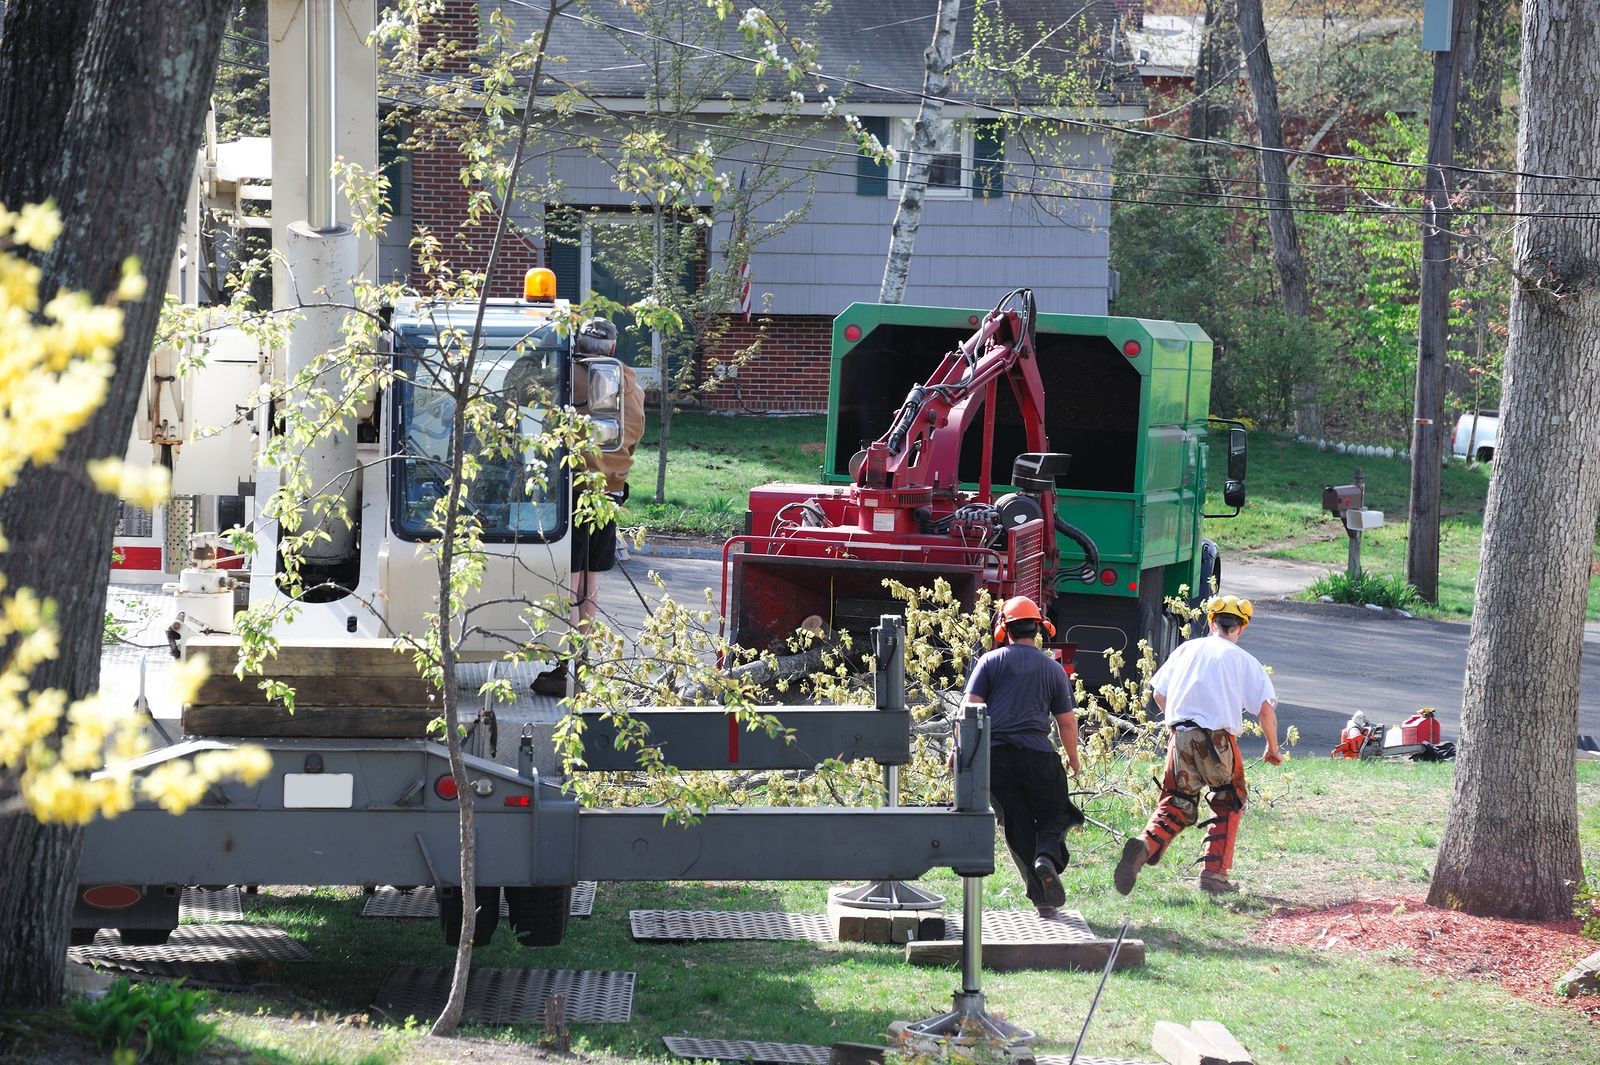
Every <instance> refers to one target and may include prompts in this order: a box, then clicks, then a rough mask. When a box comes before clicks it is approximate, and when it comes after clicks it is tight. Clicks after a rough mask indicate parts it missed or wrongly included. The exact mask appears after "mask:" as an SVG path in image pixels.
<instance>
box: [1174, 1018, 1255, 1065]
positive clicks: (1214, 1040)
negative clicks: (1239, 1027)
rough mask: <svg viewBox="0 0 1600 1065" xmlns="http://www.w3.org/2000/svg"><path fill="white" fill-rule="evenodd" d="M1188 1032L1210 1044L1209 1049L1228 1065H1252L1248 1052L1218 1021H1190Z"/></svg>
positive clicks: (1252, 1060) (1252, 1061) (1252, 1059)
mask: <svg viewBox="0 0 1600 1065" xmlns="http://www.w3.org/2000/svg"><path fill="white" fill-rule="evenodd" d="M1189 1031H1191V1032H1193V1033H1194V1034H1195V1035H1197V1036H1199V1037H1200V1038H1201V1039H1204V1040H1205V1041H1206V1042H1208V1043H1210V1044H1211V1049H1212V1050H1213V1051H1214V1052H1215V1053H1216V1054H1217V1055H1218V1056H1220V1057H1223V1058H1226V1059H1227V1060H1228V1062H1229V1065H1254V1061H1255V1059H1254V1058H1252V1057H1251V1056H1250V1051H1249V1050H1247V1049H1245V1045H1244V1044H1243V1043H1241V1042H1239V1040H1237V1039H1235V1038H1234V1036H1233V1033H1232V1032H1230V1031H1228V1029H1227V1028H1226V1027H1224V1026H1223V1025H1222V1023H1221V1022H1220V1021H1191V1022H1190V1024H1189Z"/></svg>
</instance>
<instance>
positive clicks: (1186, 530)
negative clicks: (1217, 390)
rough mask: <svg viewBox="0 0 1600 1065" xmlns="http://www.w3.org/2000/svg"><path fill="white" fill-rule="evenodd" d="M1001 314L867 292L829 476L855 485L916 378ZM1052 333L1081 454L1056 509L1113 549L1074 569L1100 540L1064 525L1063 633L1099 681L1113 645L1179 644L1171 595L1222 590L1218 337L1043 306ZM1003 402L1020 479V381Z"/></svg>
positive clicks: (1132, 656) (838, 343) (1048, 373)
mask: <svg viewBox="0 0 1600 1065" xmlns="http://www.w3.org/2000/svg"><path fill="white" fill-rule="evenodd" d="M985 313H986V312H985V311H981V310H973V309H955V308H943V307H911V306H896V305H889V304H876V303H857V304H852V305H851V306H850V307H849V308H848V309H847V310H846V311H845V312H844V313H843V314H841V315H840V316H839V317H838V318H837V319H836V320H835V321H834V327H833V349H832V364H831V367H830V374H829V386H828V387H829V406H828V435H827V448H826V452H825V456H824V459H825V460H824V463H823V467H822V480H823V482H824V483H826V484H848V483H850V480H851V478H850V474H849V472H848V471H849V462H850V457H851V456H852V455H854V454H855V453H856V452H857V451H858V450H860V449H861V448H862V447H864V446H865V445H866V443H867V442H870V441H872V440H875V439H877V438H878V437H879V436H880V435H882V433H883V432H884V431H885V430H886V429H887V428H888V426H889V425H890V422H891V421H892V419H893V417H894V414H895V411H896V410H897V409H898V408H899V406H900V404H901V403H902V402H903V401H904V400H905V397H906V394H907V393H908V392H909V391H910V390H911V388H912V387H913V386H915V385H916V384H918V383H920V382H922V381H925V380H926V379H927V378H928V376H929V375H930V374H931V373H932V372H933V370H934V369H935V367H936V366H937V365H938V363H939V361H940V359H941V358H942V357H943V356H944V355H945V354H946V353H947V352H949V351H951V350H953V349H954V348H955V347H956V346H957V345H958V344H960V343H961V342H962V341H964V340H966V339H967V338H968V337H969V336H971V335H972V333H973V331H974V330H975V329H976V328H977V325H978V323H979V322H980V321H981V320H982V317H983V315H984V314H985ZM857 329H859V330H860V332H859V334H857V333H856V330H857ZM847 331H848V334H849V335H856V336H858V339H856V340H854V341H852V340H849V339H846V337H847ZM1036 337H1037V339H1036V346H1037V352H1038V358H1039V371H1040V376H1041V378H1042V380H1043V382H1044V389H1045V423H1046V431H1047V433H1048V436H1049V441H1050V448H1051V450H1053V451H1061V452H1066V453H1068V454H1070V455H1071V456H1072V463H1071V468H1070V470H1069V472H1068V473H1067V475H1066V477H1065V478H1064V479H1062V480H1061V482H1060V485H1059V488H1058V490H1057V493H1056V509H1057V512H1058V513H1059V515H1060V516H1061V517H1062V518H1063V519H1064V520H1066V521H1068V522H1070V523H1071V524H1073V525H1075V526H1077V527H1078V528H1079V529H1082V530H1083V531H1084V532H1086V533H1088V534H1089V536H1090V537H1091V538H1092V539H1093V540H1094V542H1095V545H1096V547H1097V549H1098V551H1099V555H1100V565H1099V572H1098V573H1097V574H1096V577H1095V579H1094V581H1093V582H1092V583H1084V582H1083V581H1081V580H1078V579H1076V578H1074V577H1069V576H1067V575H1066V574H1068V573H1070V572H1071V571H1073V570H1075V569H1077V568H1079V567H1080V566H1081V564H1082V561H1083V558H1084V553H1083V550H1082V548H1081V547H1079V545H1078V544H1077V543H1075V542H1074V541H1072V540H1071V539H1069V538H1067V537H1065V536H1062V535H1059V534H1058V536H1057V541H1058V545H1059V547H1060V550H1061V567H1060V575H1058V576H1057V578H1056V582H1055V589H1056V593H1057V598H1056V600H1055V603H1054V605H1053V607H1052V610H1051V617H1052V620H1053V621H1054V622H1055V624H1056V626H1057V629H1058V639H1063V640H1066V641H1068V642H1071V643H1073V644H1075V645H1076V647H1077V662H1078V669H1079V673H1080V674H1081V675H1083V677H1084V679H1085V680H1086V681H1090V682H1096V681H1098V680H1101V679H1104V671H1103V663H1104V653H1105V651H1106V650H1107V649H1108V648H1110V649H1121V650H1123V651H1124V653H1125V656H1126V660H1127V661H1128V663H1129V664H1130V666H1131V664H1132V663H1133V662H1135V661H1136V660H1137V654H1138V651H1137V643H1138V641H1139V639H1141V638H1150V639H1151V640H1152V642H1154V643H1156V644H1157V646H1158V649H1159V650H1160V651H1163V652H1164V650H1165V649H1166V647H1167V646H1168V645H1170V644H1171V642H1172V641H1173V640H1174V639H1176V638H1177V637H1176V636H1175V634H1174V632H1173V629H1172V626H1171V625H1170V623H1168V622H1166V621H1165V620H1164V619H1163V613H1162V603H1163V601H1164V600H1165V598H1166V597H1169V596H1178V595H1180V594H1181V595H1183V596H1184V597H1185V598H1188V599H1194V598H1195V597H1196V596H1197V595H1200V594H1203V593H1204V592H1207V591H1209V589H1202V588H1200V554H1201V551H1200V544H1201V535H1200V522H1201V517H1202V514H1203V512H1204V510H1205V496H1206V480H1205V478H1206V447H1207V417H1208V415H1209V413H1210V409H1209V407H1210V399H1211V338H1210V337H1208V336H1207V335H1206V334H1205V332H1204V330H1202V329H1201V328H1200V327H1199V326H1197V325H1192V324H1184V323H1178V322H1164V321H1150V320H1146V319H1142V318H1117V317H1109V316H1108V317H1097V316H1085V315H1069V314H1040V315H1039V317H1038V324H1037V330H1036ZM997 401H998V409H997V412H996V414H997V420H996V430H995V435H994V442H993V455H992V466H991V469H993V471H994V474H995V476H996V477H1004V476H1006V474H1007V472H1008V471H1009V470H1010V469H1011V465H1012V460H1013V459H1014V458H1015V457H1016V455H1017V454H1019V453H1021V452H1022V451H1024V450H1026V447H1025V445H1024V440H1023V435H1022V422H1021V417H1020V413H1019V411H1018V409H1017V407H1016V403H1015V400H1014V399H1013V398H1012V397H1011V395H1010V391H1009V390H1008V389H1006V388H1001V389H999V390H997ZM981 445H982V440H981V433H979V432H978V431H976V430H974V431H971V432H969V433H968V434H967V441H966V444H965V446H964V447H963V451H962V458H961V470H960V471H959V476H960V480H961V481H962V483H963V485H964V486H966V487H976V484H975V482H976V481H977V478H978V471H979V469H980V468H981V461H982V456H981V454H980V448H981ZM1003 490H1005V489H1002V488H1001V487H1000V486H996V488H995V492H996V494H997V495H998V494H999V493H1000V492H1001V491H1003Z"/></svg>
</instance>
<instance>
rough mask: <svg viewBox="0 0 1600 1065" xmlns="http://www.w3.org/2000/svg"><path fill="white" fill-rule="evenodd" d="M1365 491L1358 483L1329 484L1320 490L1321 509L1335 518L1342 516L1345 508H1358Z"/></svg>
mask: <svg viewBox="0 0 1600 1065" xmlns="http://www.w3.org/2000/svg"><path fill="white" fill-rule="evenodd" d="M1365 494H1366V493H1365V492H1364V491H1363V490H1362V488H1361V486H1360V485H1358V484H1338V485H1333V484H1330V485H1329V486H1328V487H1326V488H1324V489H1323V490H1322V509H1323V510H1326V511H1327V512H1328V513H1329V514H1332V515H1333V516H1334V517H1336V518H1343V517H1344V512H1345V511H1347V510H1360V509H1361V502H1362V497H1363V496H1364V495H1365Z"/></svg>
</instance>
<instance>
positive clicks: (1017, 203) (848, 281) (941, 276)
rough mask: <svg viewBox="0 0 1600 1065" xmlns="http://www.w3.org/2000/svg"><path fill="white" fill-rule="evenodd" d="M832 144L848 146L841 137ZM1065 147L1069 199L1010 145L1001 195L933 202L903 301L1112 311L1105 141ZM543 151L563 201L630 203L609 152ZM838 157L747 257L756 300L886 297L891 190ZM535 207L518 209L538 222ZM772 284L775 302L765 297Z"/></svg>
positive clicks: (828, 311) (763, 214)
mask: <svg viewBox="0 0 1600 1065" xmlns="http://www.w3.org/2000/svg"><path fill="white" fill-rule="evenodd" d="M825 147H826V149H828V150H831V151H839V150H840V149H842V148H843V149H846V150H847V146H846V145H845V144H844V143H843V141H842V140H841V141H834V142H831V143H828V144H826V145H825ZM1065 147H1066V148H1067V149H1068V150H1069V152H1070V155H1069V156H1068V158H1071V160H1072V162H1073V166H1074V167H1082V168H1087V169H1086V170H1084V171H1077V170H1075V171H1074V174H1075V176H1077V177H1078V179H1079V180H1083V181H1086V182H1089V183H1091V184H1088V185H1087V187H1085V188H1084V190H1083V197H1082V198H1076V199H1069V198H1062V197H1061V195H1060V191H1061V190H1060V189H1059V188H1056V189H1053V190H1052V192H1053V193H1054V195H1050V196H1046V197H1044V198H1042V199H1041V200H1035V199H1034V198H1032V197H1030V196H1027V195H1025V194H1021V193H1019V192H1018V191H1017V189H1018V186H1019V184H1021V183H1023V182H1025V181H1026V180H1027V179H1028V177H1029V175H1031V174H1032V172H1033V168H1032V164H1031V160H1029V159H1028V158H1027V156H1026V155H1025V153H1024V152H1023V151H1022V149H1021V147H1020V145H1015V144H1010V143H1008V144H1007V145H1006V152H1005V155H1006V164H1007V169H1006V185H1005V188H1006V193H1005V195H1000V196H993V197H989V198H984V197H978V196H975V197H973V198H971V199H961V200H954V199H937V198H931V197H930V198H929V199H927V200H926V201H925V204H924V207H923V215H922V225H921V228H920V230H919V232H918V234H917V244H916V252H915V255H914V256H913V260H912V266H911V276H910V282H909V285H908V286H907V289H906V297H905V302H906V303H911V304H926V305H932V306H955V307H977V308H985V307H990V306H992V305H993V304H994V303H995V301H996V300H998V299H999V298H1000V297H1001V296H1002V295H1004V294H1005V293H1006V292H1007V291H1008V290H1010V289H1012V288H1018V287H1028V288H1032V289H1033V290H1034V293H1035V294H1036V296H1037V299H1038V306H1039V310H1040V311H1043V312H1047V313H1053V314H1055V313H1062V314H1105V313H1106V296H1107V292H1106V284H1107V277H1108V272H1107V258H1108V253H1109V244H1110V241H1109V227H1110V210H1109V204H1108V203H1106V202H1105V191H1106V190H1105V188H1104V187H1103V186H1100V185H1096V184H1092V183H1095V182H1107V183H1108V182H1109V181H1110V176H1109V175H1110V173H1111V166H1110V153H1109V150H1108V148H1107V146H1106V145H1105V143H1104V141H1103V139H1102V138H1099V137H1095V136H1088V135H1079V134H1068V135H1066V141H1065ZM547 158H549V159H550V160H551V162H550V164H549V165H550V167H551V169H552V172H553V174H554V176H556V177H557V178H559V179H560V181H561V182H562V183H563V185H564V187H565V196H564V199H565V200H566V202H569V203H573V204H584V205H589V204H597V205H600V204H627V203H629V202H630V198H629V197H628V196H626V195H624V194H623V193H621V192H619V191H618V190H617V188H616V187H615V186H614V185H613V184H612V183H611V171H610V168H609V167H608V166H607V165H606V164H605V163H604V162H603V161H600V160H596V159H593V158H590V157H585V156H582V155H579V154H577V153H556V154H555V155H554V156H553V157H547ZM820 158H830V157H829V156H820ZM831 159H832V162H831V169H830V170H829V171H827V172H824V173H823V174H821V175H820V176H819V178H818V180H817V184H816V193H815V196H814V197H813V198H812V204H811V209H810V212H809V213H808V214H807V216H806V217H805V218H804V219H802V220H801V221H800V222H798V223H796V224H795V225H793V226H791V227H790V228H789V229H787V230H785V231H784V232H782V233H779V234H777V235H775V236H773V237H771V238H770V239H768V240H767V241H765V242H764V243H762V244H760V245H759V246H758V247H757V248H756V250H755V253H754V255H753V256H752V258H751V269H750V275H751V290H752V294H753V302H754V304H755V306H756V307H757V308H762V307H764V306H766V307H768V308H769V309H770V311H771V313H774V314H806V315H827V316H832V315H836V314H838V313H839V312H840V310H842V309H843V308H844V307H845V306H847V305H849V304H851V303H854V302H858V301H869V302H870V301H873V300H876V299H877V298H878V286H879V282H880V281H881V279H882V277H883V263H884V256H885V255H886V253H887V251H888V246H889V230H890V226H891V224H892V223H893V220H894V213H895V206H896V201H895V198H894V195H893V194H891V195H887V196H862V195H858V194H857V192H856V165H855V158H854V156H853V155H848V154H841V155H838V156H834V157H831ZM741 165H742V164H741V163H740V162H739V161H738V160H736V159H729V160H727V161H726V163H725V164H724V167H723V169H724V170H725V171H728V172H731V173H732V174H733V175H734V182H735V184H737V180H738V178H737V175H738V173H739V170H740V167H741ZM749 165H750V166H751V167H752V170H753V164H749ZM892 188H893V186H892V185H891V189H892ZM804 201H805V194H804V190H803V189H800V188H796V189H792V190H790V191H789V192H788V193H787V194H785V195H784V196H783V197H782V198H780V199H778V200H776V201H774V202H773V203H769V204H767V205H765V206H764V207H762V208H760V209H759V210H758V211H757V213H756V217H755V223H756V224H759V223H760V222H762V221H764V220H769V219H774V218H777V217H779V216H781V215H782V214H783V213H785V212H786V211H789V210H792V209H794V208H797V207H800V206H801V205H802V204H803V203H804ZM530 207H531V205H530ZM536 211H537V209H536V208H534V209H531V210H530V209H528V208H524V211H519V212H517V213H518V214H522V215H523V217H524V218H527V219H528V220H529V221H533V217H534V216H535V215H536ZM525 212H526V213H525ZM728 234H729V230H728V223H727V221H726V220H724V221H723V222H722V224H720V225H718V226H717V227H716V229H715V230H714V232H713V235H712V241H711V243H712V256H713V259H712V263H713V267H714V268H715V267H716V266H718V265H719V263H718V260H719V259H720V253H721V250H722V247H723V244H724V242H725V241H726V240H727V239H728ZM768 293H770V294H771V300H770V304H767V303H765V302H764V301H765V298H766V294H768Z"/></svg>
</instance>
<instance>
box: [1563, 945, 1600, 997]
mask: <svg viewBox="0 0 1600 1065" xmlns="http://www.w3.org/2000/svg"><path fill="white" fill-rule="evenodd" d="M1556 994H1558V995H1566V996H1567V997H1568V998H1571V997H1572V996H1574V995H1600V951H1596V952H1595V953H1593V954H1591V955H1589V956H1588V957H1587V958H1584V959H1583V960H1582V961H1580V962H1579V963H1578V964H1577V965H1574V966H1573V967H1572V968H1571V969H1570V970H1569V971H1567V972H1565V973H1563V974H1562V975H1561V977H1560V979H1558V980H1557V981H1556Z"/></svg>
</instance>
